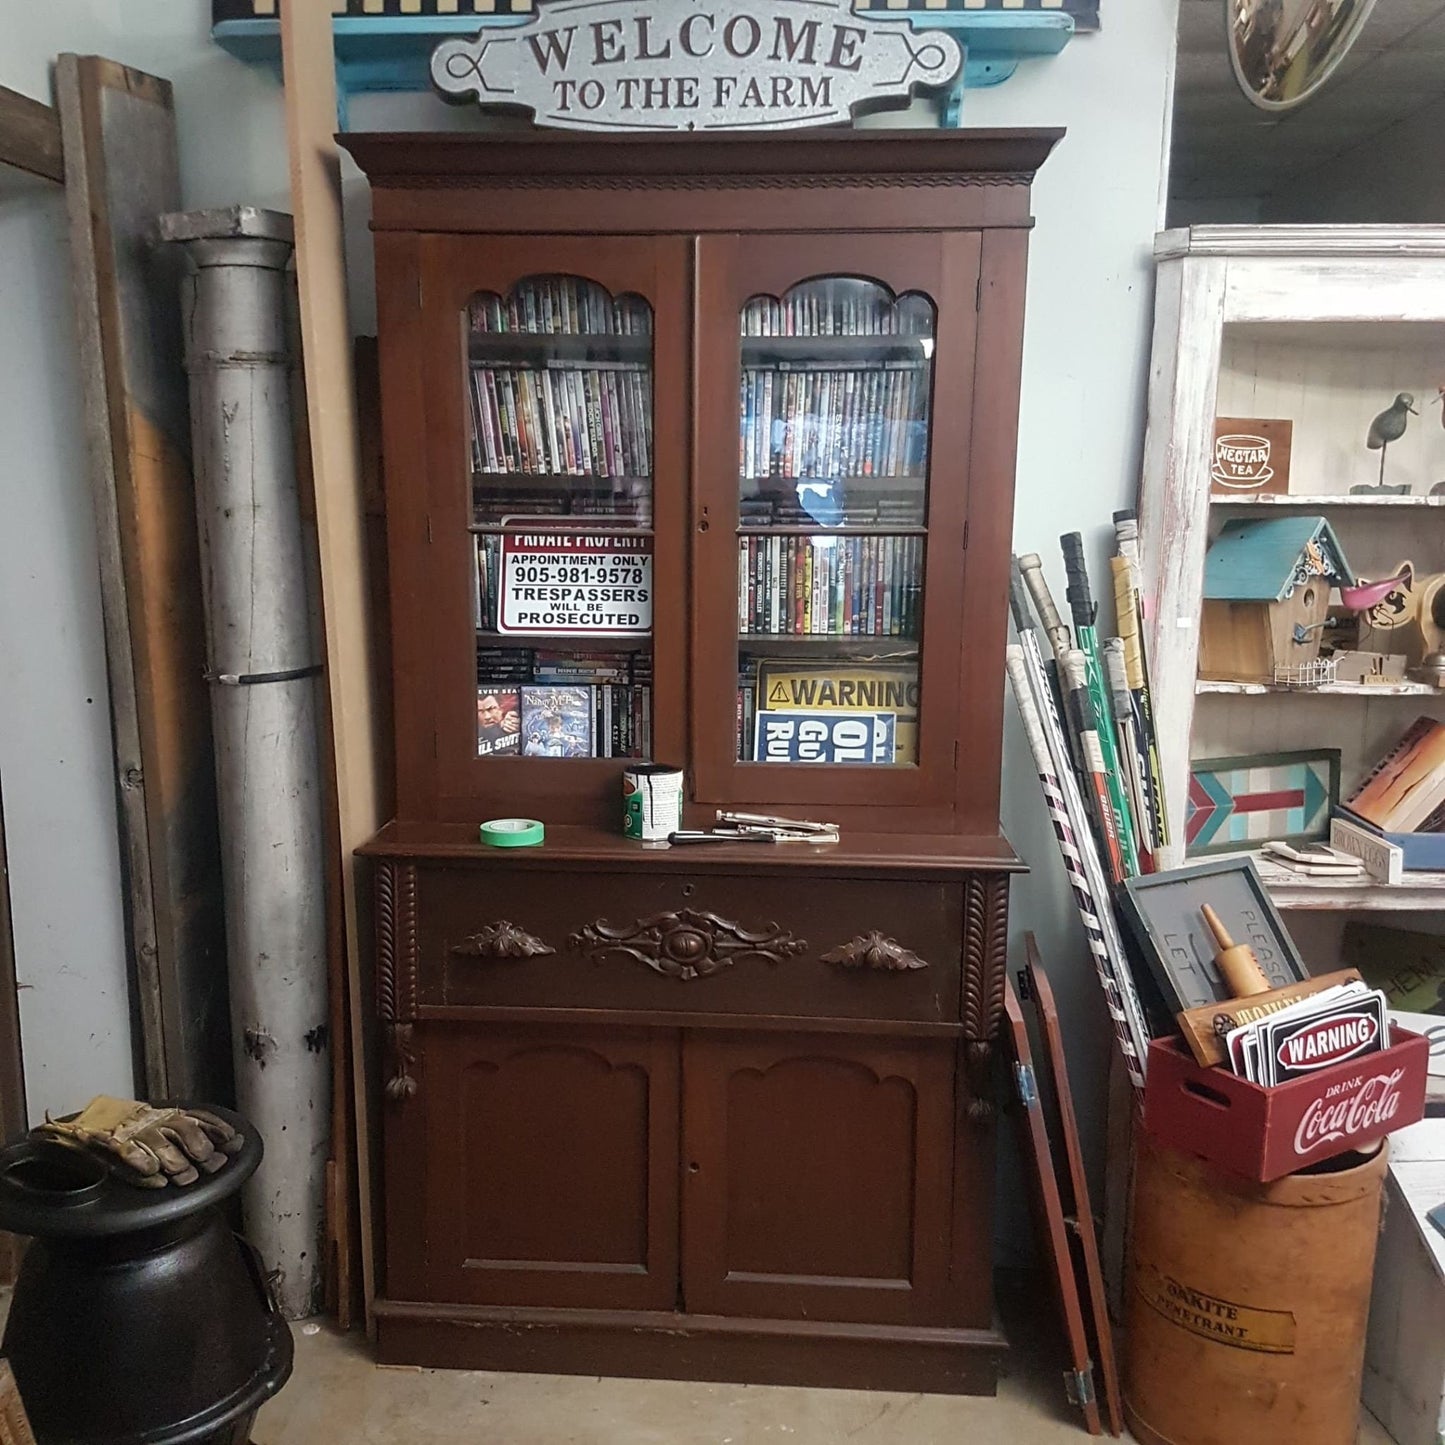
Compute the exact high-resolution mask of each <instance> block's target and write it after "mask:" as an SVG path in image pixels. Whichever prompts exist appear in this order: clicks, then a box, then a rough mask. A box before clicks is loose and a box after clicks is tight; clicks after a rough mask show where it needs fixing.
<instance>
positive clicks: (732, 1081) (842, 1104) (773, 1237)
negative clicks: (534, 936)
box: [682, 1033, 954, 1325]
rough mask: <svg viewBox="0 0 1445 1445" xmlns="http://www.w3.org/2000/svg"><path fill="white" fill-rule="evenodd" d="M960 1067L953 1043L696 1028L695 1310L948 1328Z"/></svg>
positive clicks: (688, 1124)
mask: <svg viewBox="0 0 1445 1445" xmlns="http://www.w3.org/2000/svg"><path fill="white" fill-rule="evenodd" d="M953 1061H954V1044H953V1042H952V1041H951V1040H941V1039H880V1038H867V1037H857V1036H847V1035H837V1036H829V1035H822V1034H783V1035H767V1036H753V1037H750V1038H740V1037H734V1038H719V1037H714V1036H703V1035H700V1034H697V1033H689V1034H688V1035H687V1036H686V1042H685V1044H684V1046H683V1245H682V1249H683V1273H682V1293H683V1300H684V1303H685V1306H686V1308H687V1309H688V1310H689V1311H691V1312H695V1313H701V1314H721V1315H733V1316H739V1315H742V1316H757V1317H762V1318H774V1319H812V1320H832V1321H840V1322H851V1323H868V1322H875V1323H892V1324H913V1325H942V1324H948V1323H951V1322H952V1321H951V1320H950V1319H949V1308H948V1299H949V1288H948V1273H949V1241H950V1204H951V1179H952V1168H953V1127H952V1114H953V1106H952V1100H953Z"/></svg>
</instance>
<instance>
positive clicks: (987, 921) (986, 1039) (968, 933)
mask: <svg viewBox="0 0 1445 1445" xmlns="http://www.w3.org/2000/svg"><path fill="white" fill-rule="evenodd" d="M1007 970H1008V875H1007V874H1006V873H977V874H974V875H972V876H971V877H970V878H969V880H968V883H967V884H966V885H965V888H964V898H963V1036H964V1040H965V1043H964V1059H965V1064H966V1068H967V1073H968V1085H969V1095H970V1097H969V1101H968V1115H969V1118H971V1119H979V1120H982V1119H988V1118H990V1117H991V1116H992V1115H993V1097H992V1095H993V1079H992V1075H993V1039H994V1037H995V1035H996V1034H997V1033H998V1029H999V1021H1000V1019H1001V1018H1002V1017H1003V989H1004V979H1005V977H1006V975H1007Z"/></svg>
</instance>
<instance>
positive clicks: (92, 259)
mask: <svg viewBox="0 0 1445 1445" xmlns="http://www.w3.org/2000/svg"><path fill="white" fill-rule="evenodd" d="M55 83H56V94H57V98H58V107H59V111H60V118H61V129H62V135H63V139H64V146H65V156H66V167H65V170H66V177H67V179H66V200H67V207H68V211H69V217H70V233H71V247H70V250H71V257H72V262H71V264H72V280H73V287H74V293H75V310H76V316H77V322H78V325H79V330H80V343H81V344H80V362H81V378H82V385H83V389H84V400H85V416H84V423H85V433H86V442H87V450H88V454H89V462H90V474H91V494H92V498H93V501H94V506H95V516H96V530H97V535H98V541H99V549H100V570H101V600H102V612H103V617H104V624H105V638H106V663H107V670H108V674H109V682H110V702H111V715H112V720H113V730H114V739H115V766H116V781H117V788H116V795H117V798H118V799H119V815H120V826H121V841H122V847H123V851H124V857H125V861H126V877H127V888H128V897H127V900H126V902H127V907H126V914H127V924H128V930H129V935H130V947H131V953H132V959H133V967H134V970H135V976H136V979H137V984H138V995H139V1005H140V1007H139V1012H140V1028H141V1053H142V1061H143V1070H144V1086H145V1089H146V1093H147V1097H149V1098H153V1099H154V1098H167V1097H182V1098H196V1099H217V1100H224V1099H228V1098H229V1097H230V1096H231V1093H232V1089H233V1085H232V1070H231V1049H230V1022H229V1000H228V997H227V989H226V970H225V956H226V955H225V924H224V917H223V904H222V891H221V855H220V840H219V831H218V829H219V824H218V820H217V813H216V796H215V762H214V755H213V751H212V745H211V714H210V699H209V697H208V695H207V690H206V684H205V681H204V678H203V674H204V671H205V662H206V646H205V635H204V622H203V613H202V606H201V569H200V557H199V547H198V543H197V535H196V512H195V498H194V487H193V483H192V478H191V470H190V458H189V452H190V416H189V409H188V406H187V395H186V376H185V370H184V367H183V364H182V345H181V325H180V276H181V273H182V270H183V266H184V260H183V258H182V257H181V255H180V253H179V252H178V251H175V250H173V249H172V248H170V247H159V246H157V245H156V244H155V223H156V218H157V217H158V216H159V215H161V214H163V213H164V212H166V211H172V210H175V209H177V208H178V207H179V205H180V194H181V192H180V171H179V160H178V152H177V142H176V124H175V113H174V107H173V104H172V97H171V87H170V84H169V83H168V82H167V81H164V80H160V79H157V78H156V77H155V76H151V75H145V74H143V73H142V72H140V71H137V70H131V69H129V68H127V67H125V66H122V65H118V64H116V63H115V62H114V61H110V60H105V59H102V58H101V57H99V56H78V55H69V54H67V55H61V56H60V57H59V58H58V60H57V62H56V81H55Z"/></svg>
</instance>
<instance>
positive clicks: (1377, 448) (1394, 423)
mask: <svg viewBox="0 0 1445 1445" xmlns="http://www.w3.org/2000/svg"><path fill="white" fill-rule="evenodd" d="M1419 415H1420V413H1419V412H1417V411H1416V410H1415V398H1414V397H1413V396H1411V395H1410V393H1409V392H1408V391H1402V392H1401V393H1400V394H1399V395H1398V396H1397V397H1396V398H1395V400H1394V401H1393V402H1391V403H1390V405H1389V406H1387V407H1386V408H1385V410H1384V411H1382V412H1381V413H1380V414H1379V416H1377V417H1376V418H1375V419H1374V421H1372V422H1371V423H1370V431H1369V435H1368V436H1366V437H1365V445H1366V446H1367V447H1369V449H1370V450H1371V451H1372V452H1379V454H1380V482H1379V485H1380V486H1382V487H1383V486H1384V485H1385V453H1386V452H1387V451H1388V450H1389V448H1390V443H1391V442H1397V441H1399V440H1400V438H1401V437H1402V436H1404V435H1405V427H1406V425H1407V424H1408V422H1409V419H1410V417H1412V416H1419Z"/></svg>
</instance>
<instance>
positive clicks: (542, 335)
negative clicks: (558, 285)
mask: <svg viewBox="0 0 1445 1445" xmlns="http://www.w3.org/2000/svg"><path fill="white" fill-rule="evenodd" d="M467 350H468V353H469V354H470V356H471V359H472V361H473V362H475V363H477V364H478V365H482V366H485V365H486V364H488V363H489V362H490V363H496V364H500V365H503V366H505V365H508V364H511V363H515V362H518V361H542V362H546V361H630V362H633V363H636V364H638V365H645V364H646V363H648V362H650V361H651V359H652V337H651V336H650V335H642V336H637V335H633V336H618V335H613V334H612V333H609V332H595V333H585V334H579V333H577V332H571V331H540V332H539V331H480V332H475V331H474V332H473V333H472V334H471V336H470V337H469V338H468V341H467Z"/></svg>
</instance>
